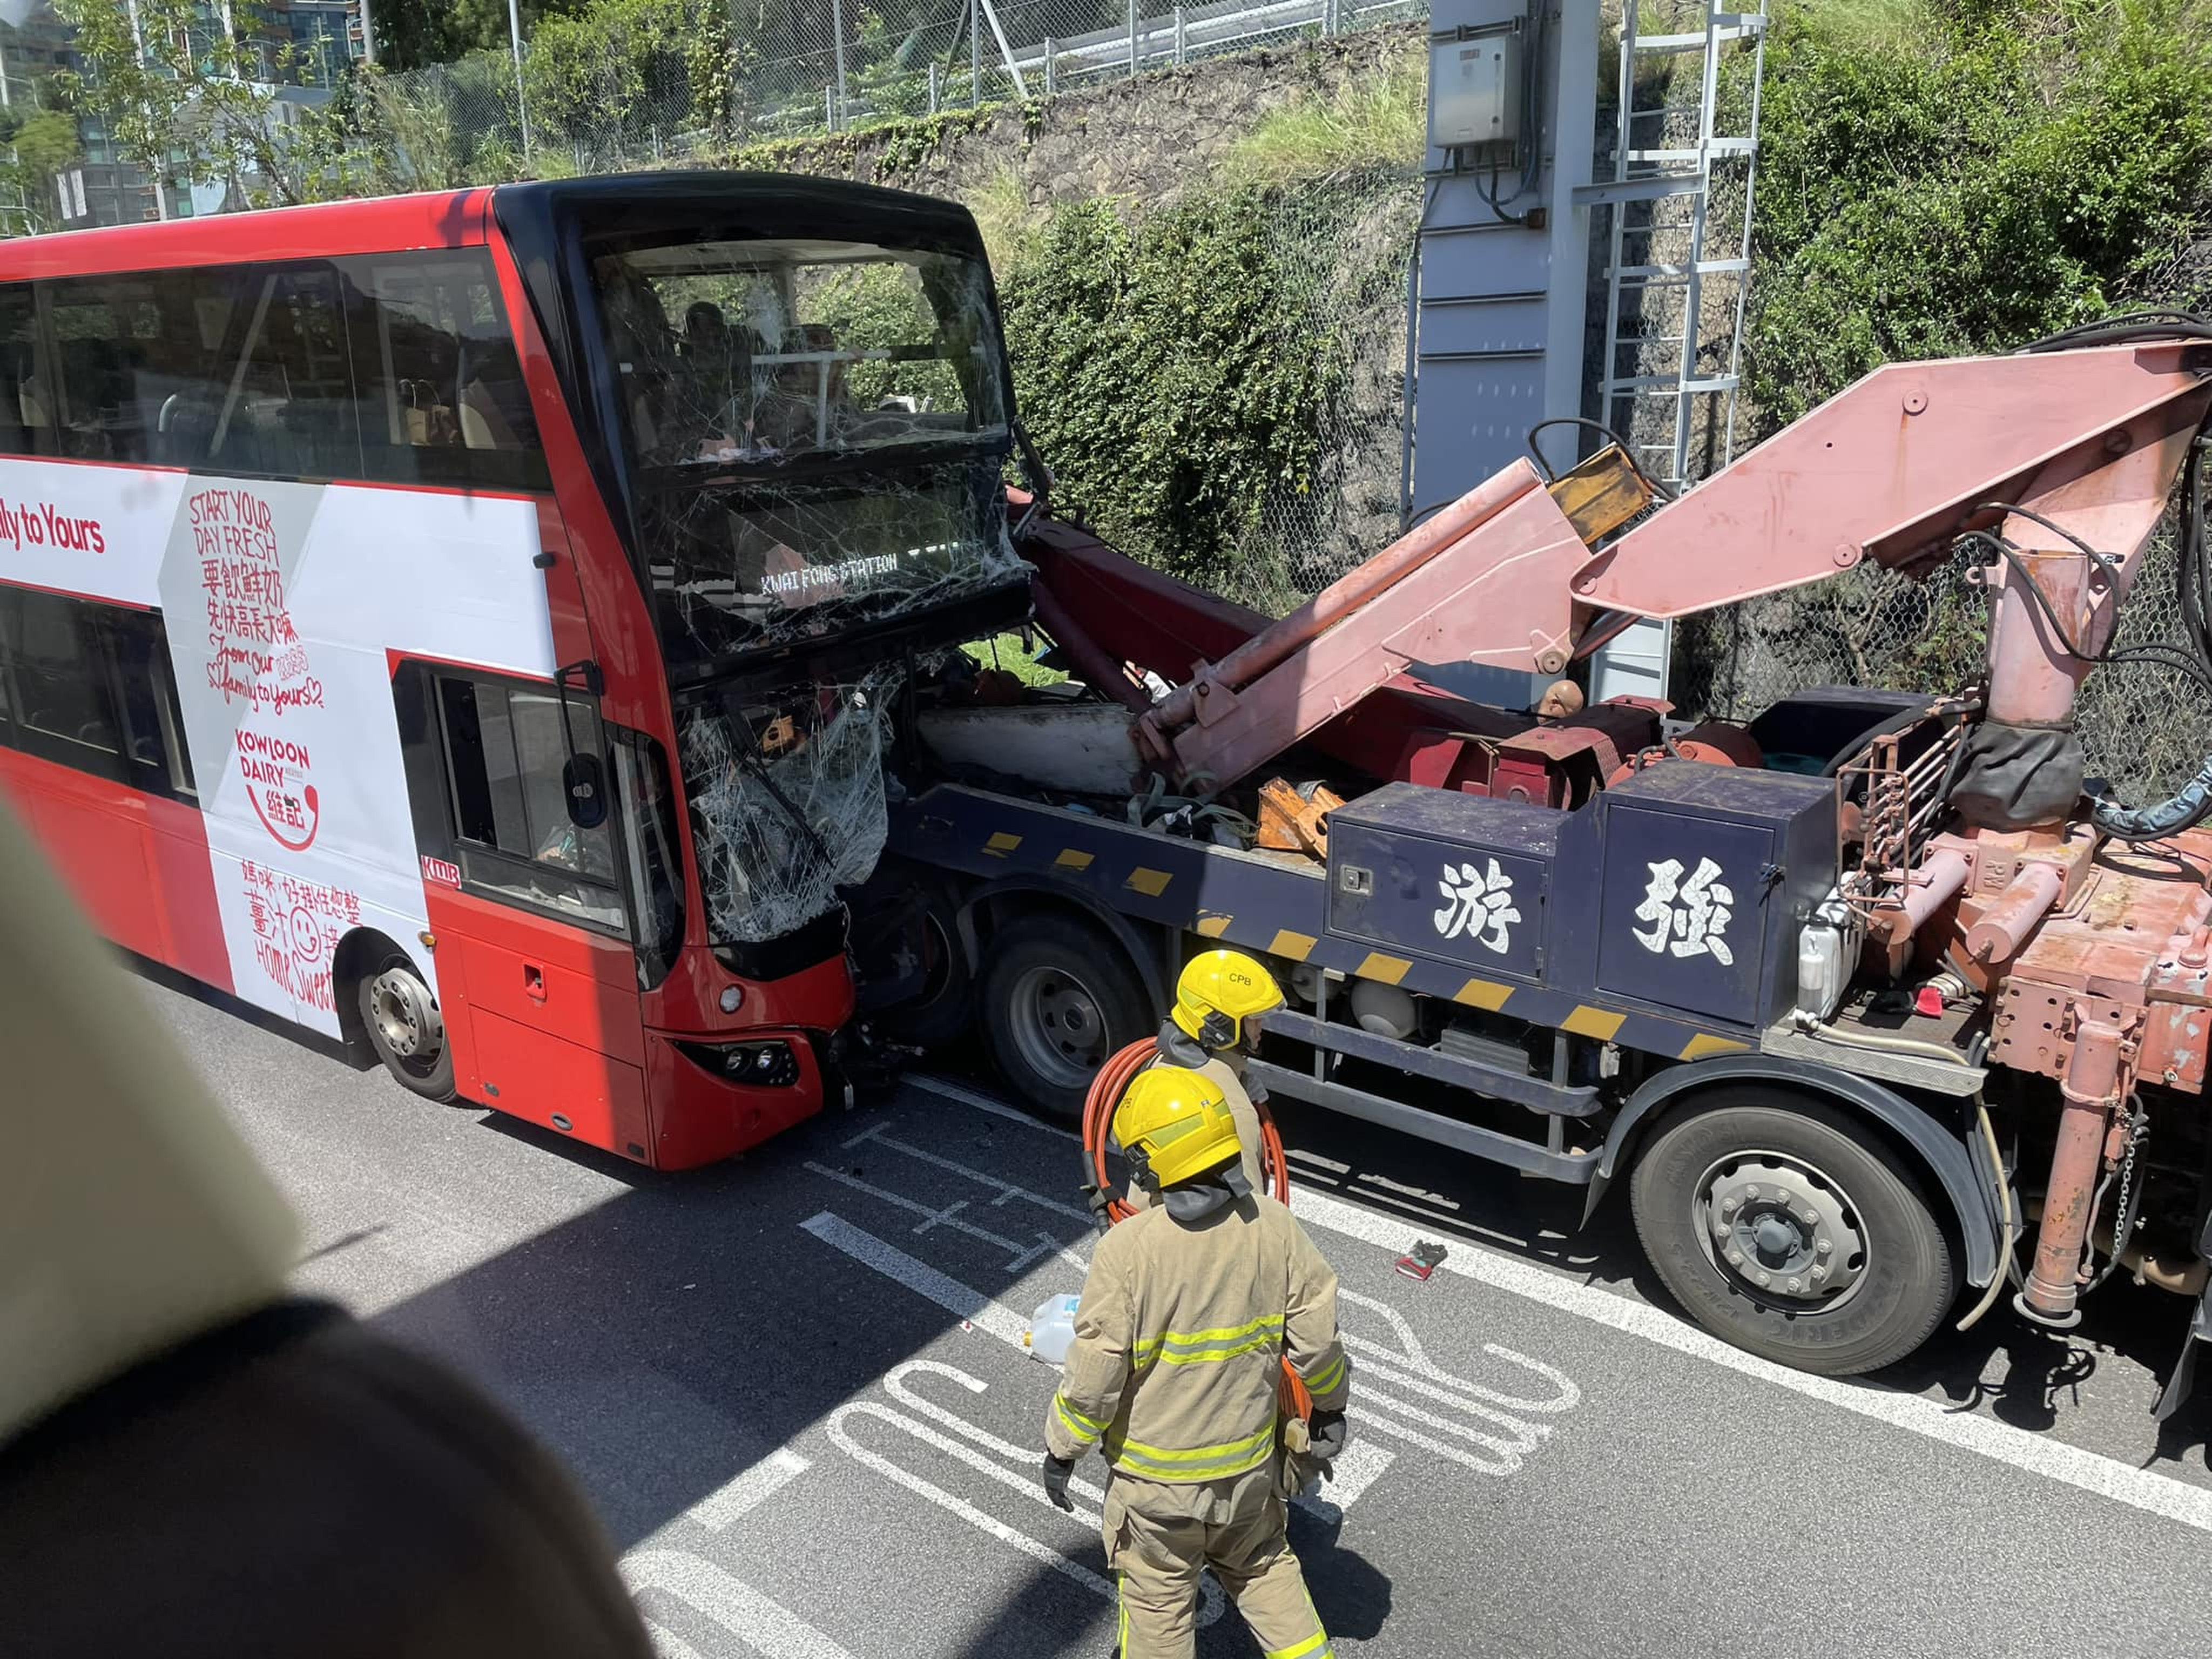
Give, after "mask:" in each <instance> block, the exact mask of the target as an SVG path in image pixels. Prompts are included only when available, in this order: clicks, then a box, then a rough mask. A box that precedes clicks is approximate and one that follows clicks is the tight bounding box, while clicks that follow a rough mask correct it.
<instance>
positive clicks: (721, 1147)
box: [0, 174, 1027, 1169]
mask: <svg viewBox="0 0 2212 1659" xmlns="http://www.w3.org/2000/svg"><path fill="white" fill-rule="evenodd" d="M0 341H4V343H5V351H6V358H5V362H4V363H0V778H4V781H5V785H6V787H7V789H8V791H9V794H10V796H11V797H12V799H13V800H14V802H15V805H16V808H17V810H18V811H20V812H21V813H22V814H23V815H24V816H25V817H27V819H28V821H29V822H30V823H31V824H32V825H33V829H35V831H36V832H37V834H38V835H39V836H40V839H41V840H42V841H43V842H44V844H45V846H46V848H47V850H48V851H49V853H50V854H52V857H53V859H54V860H55V861H56V863H57V864H58V866H59V867H60V868H61V869H62V870H63V871H64V873H65V875H66V876H67V878H69V880H70V883H71V884H72V885H73V886H74V887H75V889H76V892H77V893H78V895H79V896H81V898H82V901H83V902H84V903H85V904H86V905H87V906H88V908H89V909H90V911H91V913H92V914H93V915H94V917H95V918H96V919H97V921H99V923H100V926H101V927H102V928H103V929H104V930H105V931H106V933H107V934H108V935H109V936H110V937H111V938H112V939H114V940H115V941H116V942H118V944H120V945H124V946H126V947H127V948H129V949H130V950H131V951H136V952H138V953H139V954H141V955H143V956H144V957H150V958H153V959H154V960H155V961H158V962H161V963H167V964H168V965H169V966H170V967H172V968H173V969H178V970H180V971H181V972H183V973H185V974H187V975H191V976H192V977H194V978H196V979H198V980H201V981H205V982H206V983H208V984H210V985H211V986H214V987H218V988H220V989H221V990H222V991H225V992H228V993H229V994H233V995H234V996H236V997H238V998H240V999H241V1000H244V1001H246V1002H247V1003H251V1004H252V1005H254V1006H258V1007H260V1008H263V1009H266V1010H269V1011H270V1012H274V1013H276V1014H278V1015H282V1016H283V1017H285V1018H290V1019H294V1020H296V1021H298V1022H300V1023H301V1024H303V1025H307V1026H309V1027H312V1028H313V1029H315V1030H319V1031H321V1032H324V1033H325V1034H327V1035H330V1036H337V1037H342V1038H343V1039H346V1040H348V1041H349V1042H356V1043H361V1044H365V1045H367V1046H368V1047H370V1048H374V1052H375V1053H376V1054H377V1055H378V1056H379V1057H380V1059H381V1060H382V1061H383V1062H384V1064H385V1065H386V1066H388V1067H389V1068H390V1069H391V1071H392V1074H393V1075H394V1076H395V1077H396V1078H398V1079H399V1081H400V1082H401V1083H403V1084H404V1085H406V1086H407V1087H409V1088H410V1089H412V1090H415V1091H417V1092H418V1093H421V1094H423V1095H427V1096H430V1097H453V1096H456V1095H459V1096H461V1097H466V1098H467V1099H470V1100H472V1101H477V1102H481V1103H483V1104H485V1105H488V1106H490V1107H494V1108H496V1109H500V1110H501V1111H506V1112H511V1113H513V1114H515V1115H518V1116H520V1117H523V1118H526V1119H529V1120H531V1121H534V1122H538V1123H541V1124H544V1125H547V1126H550V1127H552V1128H554V1129H556V1130H558V1131H560V1132H562V1133H566V1134H568V1135H572V1136H574V1138H575V1139H579V1140H583V1141H586V1142H589V1143H591V1144H592V1145H594V1146H602V1147H605V1148H608V1149H610V1150H611V1151H613V1152H617V1153H619V1154H621V1155H623V1156H624V1157H626V1158H632V1159H635V1160H637V1161H639V1162H641V1163H644V1164H652V1165H654V1166H656V1167H659V1168H664V1169H677V1168H684V1167H689V1166H691V1165H696V1164H703V1163H707V1162H709V1161H711V1160H713V1159H715V1158H722V1157H726V1156H727V1155H729V1154H730V1153H732V1152H737V1151H739V1150H741V1149H743V1148H744V1147H745V1146H750V1145H751V1144H753V1143H754V1142H756V1141H758V1140H760V1139H763V1138H764V1137H766V1136H768V1135H769V1134H772V1133H775V1132H776V1131H778V1130H779V1129H781V1128H783V1127H787V1125H789V1124H791V1123H793V1121H797V1120H798V1119H799V1118H801V1117H804V1116H805V1115H807V1114H809V1113H811V1112H813V1111H815V1110H816V1109H818V1107H819V1105H820V1103H821V1102H822V1100H823V1093H824V1090H825V1087H829V1086H834V1081H835V1077H836V1069H837V1065H838V1058H837V1045H838V1042H840V1041H842V1039H841V1038H839V1037H837V1036H836V1035H835V1034H836V1033H837V1032H838V1031H839V1030H840V1028H842V1027H845V1026H847V1024H848V1021H849V1019H850V1016H851V1015H852V1012H853V1009H854V978H853V975H852V973H851V972H850V970H849V969H848V960H847V951H848V938H847V931H848V921H847V913H846V908H845V906H844V904H843V902H842V895H843V894H844V892H845V890H846V889H847V888H848V886H849V884H852V883H854V882H855V881H857V880H859V879H860V878H864V877H865V876H866V875H867V873H868V872H869V871H870V870H871V869H872V867H873V866H875V864H876V862H877V860H878V854H879V853H880V851H881V849H882V846H883V842H884V835H885V827H884V826H885V806H884V782H883V768H882V765H881V749H882V746H883V744H884V742H885V741H886V736H885V733H886V732H887V730H888V726H889V723H888V721H887V720H886V719H885V718H884V710H883V708H882V704H883V702H884V695H883V694H884V690H885V688H886V685H887V684H889V683H890V682H888V681H887V680H886V679H885V678H884V675H883V672H882V671H881V669H880V668H879V666H878V665H883V664H886V663H896V662H898V661H900V660H901V659H902V656H903V657H904V658H907V659H911V657H912V655H913V653H915V651H916V650H918V649H923V648H932V647H934V646H938V645H941V644H942V642H944V641H947V640H957V639H960V638H972V637H975V636H976V635H979V634H981V633H987V632H988V631H990V629H993V628H994V627H996V626H999V625H1001V624H1002V623H1004V622H1005V621H1006V620H1009V619H1012V618H1018V617H1020V616H1022V615H1024V614H1025V612H1026V609H1027V592H1026V584H1025V582H1024V578H1023V574H1022V572H1021V569H1020V568H1019V566H1018V565H1017V564H1016V563H1015V562H1013V560H1012V556H1011V554H1010V552H1009V551H1008V546H1007V538H1006V525H1005V514H1006V501H1005V495H1004V491H1003V489H1002V485H1001V475H1002V470H1003V467H1004V465H1006V458H1007V455H1008V453H1009V448H1010V443H1011V440H1010V436H1009V434H1010V427H1011V421H1010V416H1009V411H1010V410H1011V407H1012V392H1011V387H1010V385H1009V382H1008V380H1007V372H1006V361H1005V355H1004V351H1003V349H1002V346H1001V343H1000V322H999V314H998V309H997V304H996V301H995V299H994V295H993V291H992V288H991V283H990V280H989V276H988V271H987V265H986V264H985V262H984V258H983V252H982V247H981V241H980V240H979V238H978V237H977V234H976V232H975V226H974V223H973V222H972V221H971V220H970V219H969V216H968V215H967V214H966V213H965V212H964V211H963V210H960V209H959V208H957V207H955V206H952V205H951V204H945V203H940V202H935V201H930V200H927V199H924V198H921V197H912V196H907V195H903V194H901V193H897V192H893V191H879V190H872V189H867V188H863V187H860V186H857V185H836V184H825V183H821V182H817V181H812V180H801V179H783V178H774V177H767V176H749V175H728V174H722V175H717V174H659V175H650V176H645V177H632V178H623V179H587V180H579V181H569V182H562V183H550V184H529V185H509V186H502V187H500V188H497V189H490V190H477V191H459V192H454V193H449V194H441V195H431V196H419V197H403V198H396V199H389V200H380V201H368V202H358V203H347V204H334V205H330V206H323V207H313V208H301V209H292V210H283V211H280V212H272V213H257V214H244V215H239V216H232V217H227V218H220V219H214V220H195V221H192V222H189V223H180V224H173V225H158V226H152V225H149V226H143V227H132V228H125V229H118V230H110V231H94V232H82V233H77V234H70V235H65V236H55V237H46V238H37V239H31V240H17V241H10V242H7V243H0ZM894 954H896V952H895V953H894Z"/></svg>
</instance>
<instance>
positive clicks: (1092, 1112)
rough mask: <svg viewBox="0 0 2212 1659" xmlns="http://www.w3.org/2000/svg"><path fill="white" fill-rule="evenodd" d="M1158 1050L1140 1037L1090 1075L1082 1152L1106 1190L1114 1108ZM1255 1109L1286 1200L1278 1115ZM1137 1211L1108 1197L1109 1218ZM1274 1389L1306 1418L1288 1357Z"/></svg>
mask: <svg viewBox="0 0 2212 1659" xmlns="http://www.w3.org/2000/svg"><path fill="white" fill-rule="evenodd" d="M1158 1053H1159V1046H1158V1044H1157V1043H1156V1042H1153V1041H1152V1038H1150V1037H1143V1038H1140V1039H1139V1041H1137V1042H1133V1043H1131V1044H1129V1046H1128V1047H1127V1048H1120V1049H1117V1050H1115V1052H1114V1053H1113V1054H1109V1055H1108V1056H1107V1057H1106V1063H1105V1064H1104V1065H1103V1066H1100V1067H1099V1068H1098V1075H1097V1077H1095V1078H1093V1079H1091V1092H1090V1093H1089V1094H1087V1095H1086V1096H1085V1097H1084V1100H1083V1156H1084V1160H1085V1163H1086V1164H1088V1165H1089V1166H1090V1170H1091V1181H1092V1182H1093V1183H1094V1184H1095V1185H1096V1186H1097V1188H1098V1190H1099V1191H1100V1192H1102V1193H1103V1192H1104V1191H1106V1190H1107V1183H1108V1180H1109V1177H1108V1176H1107V1173H1106V1142H1107V1140H1108V1139H1109V1136H1110V1134H1111V1133H1112V1130H1113V1125H1114V1109H1115V1107H1116V1106H1119V1105H1120V1104H1121V1095H1122V1093H1123V1091H1125V1090H1127V1088H1128V1086H1129V1085H1130V1083H1131V1082H1132V1081H1133V1080H1134V1079H1135V1078H1136V1075H1137V1073H1139V1072H1141V1071H1143V1070H1144V1069H1145V1067H1146V1066H1148V1065H1150V1064H1151V1063H1152V1060H1153V1059H1154V1058H1155V1057H1156V1056H1157V1055H1158ZM1252 1109H1253V1110H1254V1112H1255V1113H1256V1114H1258V1115H1259V1119H1260V1173H1261V1176H1263V1177H1264V1178H1265V1179H1266V1181H1267V1191H1268V1194H1269V1195H1270V1196H1272V1197H1273V1198H1274V1199H1275V1200H1278V1201H1279V1202H1280V1203H1284V1204H1288V1203H1289V1202H1290V1201H1291V1164H1290V1159H1289V1158H1286V1157H1285V1155H1284V1152H1283V1135H1282V1131H1280V1130H1279V1129H1278V1128H1276V1127H1275V1120H1274V1119H1273V1117H1272V1116H1271V1115H1269V1114H1268V1111H1267V1106H1266V1105H1265V1104H1264V1103H1261V1102H1256V1101H1255V1103H1253V1107H1252ZM1136 1213H1137V1212H1135V1211H1134V1210H1133V1209H1131V1208H1130V1207H1129V1206H1128V1205H1127V1204H1126V1203H1124V1202H1123V1201H1122V1200H1120V1199H1118V1198H1110V1199H1109V1200H1106V1218H1107V1220H1108V1221H1109V1222H1122V1221H1127V1219H1128V1218H1130V1217H1131V1216H1133V1215H1134V1214H1136ZM1275 1394H1276V1398H1277V1401H1278V1402H1279V1406H1280V1408H1281V1411H1282V1413H1283V1415H1284V1416H1285V1417H1295V1418H1298V1419H1302V1420H1303V1419H1308V1418H1310V1417H1311V1416H1312V1415H1313V1395H1312V1394H1311V1393H1310V1392H1309V1391H1308V1389H1307V1388H1306V1383H1305V1379H1304V1377H1302V1376H1299V1375H1298V1373H1297V1368H1296V1367H1295V1366H1293V1365H1292V1364H1291V1362H1290V1360H1289V1358H1287V1357H1285V1358H1284V1360H1283V1376H1282V1380H1281V1382H1280V1383H1278V1384H1277V1385H1276V1389H1275Z"/></svg>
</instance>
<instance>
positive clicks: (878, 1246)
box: [799, 1210, 1030, 1353]
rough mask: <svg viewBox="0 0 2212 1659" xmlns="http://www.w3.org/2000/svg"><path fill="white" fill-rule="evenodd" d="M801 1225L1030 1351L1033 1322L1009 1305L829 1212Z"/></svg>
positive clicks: (970, 1321)
mask: <svg viewBox="0 0 2212 1659" xmlns="http://www.w3.org/2000/svg"><path fill="white" fill-rule="evenodd" d="M799 1225H800V1226H802V1227H804V1228H805V1230H806V1231H808V1232H810V1233H812V1234H813V1235H814V1236H815V1237H817V1238H818V1239H820V1240H821V1241H822V1242H823V1243H824V1244H828V1245H829V1246H831V1247H832V1248H833V1249H840V1250H842V1251H844V1253H845V1254H846V1255H849V1256H851V1257H852V1258H853V1259H854V1261H860V1262H863V1263H865V1264H866V1265H867V1266H868V1267H873V1268H874V1269H875V1270H876V1271H877V1272H878V1273H881V1274H883V1275H884V1278H886V1279H896V1280H898V1282H899V1283H900V1284H902V1285H905V1286H906V1287H907V1289H908V1290H910V1291H914V1292H915V1294H916V1295H917V1296H924V1297H928V1298H929V1300H931V1301H932V1302H934V1303H935V1304H937V1305H938V1306H939V1307H940V1308H943V1309H944V1310H945V1311H946V1312H948V1313H951V1314H953V1315H955V1316H957V1317H959V1318H962V1319H964V1320H966V1321H968V1322H969V1323H970V1324H972V1325H974V1326H975V1328H976V1329H977V1330H979V1331H986V1332H988V1333H989V1334H991V1335H993V1336H995V1337H997V1338H998V1339H999V1340H1000V1341H1001V1342H1004V1343H1006V1344H1008V1345H1009V1346H1013V1347H1017V1348H1019V1349H1021V1350H1022V1352H1024V1353H1026V1352H1029V1344H1028V1343H1027V1342H1026V1341H1025V1340H1024V1338H1026V1337H1027V1336H1028V1335H1029V1331H1030V1322H1029V1321H1028V1320H1026V1319H1024V1318H1023V1317H1022V1316H1020V1315H1019V1314H1018V1313H1016V1312H1015V1311H1014V1310H1012V1308H1009V1307H1007V1306H1006V1305H1005V1304H1002V1303H998V1302H994V1301H993V1300H992V1299H991V1298H990V1297H987V1296H986V1295H984V1294H983V1293H982V1291H975V1290H970V1289H969V1287H968V1286H967V1285H963V1284H962V1283H961V1282H960V1281H959V1280H958V1279H954V1278H951V1276H950V1275H948V1274H945V1273H939V1272H938V1271H937V1269H936V1268H934V1267H931V1266H930V1265H929V1264H928V1263H927V1261H917V1260H916V1259H915V1257H913V1256H910V1255H908V1254H907V1253H906V1252H905V1251H904V1250H902V1249H899V1248H898V1247H897V1246H896V1245H895V1244H886V1243H884V1241H883V1240H882V1239H880V1238H878V1237H876V1236H875V1235H874V1234H873V1233H871V1232H866V1231H862V1230H861V1229H860V1228H858V1227H855V1226H854V1225H852V1223H850V1222H848V1221H846V1220H844V1219H842V1218H840V1217H838V1216H836V1215H834V1214H832V1213H831V1212H829V1211H828V1210H824V1211H823V1212H822V1213H821V1214H819V1215H817V1216H814V1217H812V1218H809V1219H808V1220H805V1221H802V1222H800V1223H799Z"/></svg>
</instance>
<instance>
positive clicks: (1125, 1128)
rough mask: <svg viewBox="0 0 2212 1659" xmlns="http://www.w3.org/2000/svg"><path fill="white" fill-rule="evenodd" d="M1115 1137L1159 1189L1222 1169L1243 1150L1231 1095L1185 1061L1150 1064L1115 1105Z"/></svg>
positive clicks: (1142, 1175) (1144, 1176)
mask: <svg viewBox="0 0 2212 1659" xmlns="http://www.w3.org/2000/svg"><path fill="white" fill-rule="evenodd" d="M1114 1139H1116V1140H1118V1141H1120V1142H1121V1150H1122V1151H1123V1152H1126V1153H1127V1154H1128V1157H1129V1161H1130V1162H1131V1163H1132V1164H1135V1165H1136V1166H1137V1170H1138V1176H1139V1182H1141V1184H1143V1185H1145V1186H1147V1187H1151V1188H1154V1189H1156V1190H1162V1191H1164V1190H1165V1189H1166V1188H1170V1187H1176V1186H1180V1185H1182V1183H1183V1182H1186V1181H1189V1180H1192V1179H1193V1178H1194V1177H1196V1176H1202V1175H1204V1174H1205V1173H1206V1171H1207V1170H1214V1169H1218V1168H1219V1167H1220V1166H1221V1165H1223V1164H1227V1163H1229V1162H1231V1160H1232V1159H1234V1158H1237V1156H1238V1155H1239V1153H1240V1152H1242V1150H1243V1149H1242V1147H1241V1146H1239V1145H1238V1143H1237V1120H1236V1119H1235V1118H1234V1117H1232V1116H1231V1115H1230V1112H1229V1097H1227V1096H1226V1095H1225V1094H1223V1093H1222V1092H1221V1091H1220V1089H1219V1088H1218V1087H1217V1086H1216V1085H1214V1084H1213V1083H1212V1081H1211V1080H1210V1079H1206V1078H1205V1077H1202V1076H1200V1074H1199V1073H1196V1072H1193V1071H1188V1070H1186V1069H1185V1068H1184V1067H1182V1066H1146V1068H1145V1069H1144V1070H1143V1071H1141V1072H1139V1073H1137V1075H1136V1079H1135V1080H1134V1081H1133V1082H1132V1083H1131V1084H1130V1085H1129V1087H1128V1089H1127V1091H1126V1092H1125V1093H1124V1094H1123V1095H1122V1097H1121V1104H1120V1105H1119V1106H1118V1107H1116V1108H1115V1110H1114Z"/></svg>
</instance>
